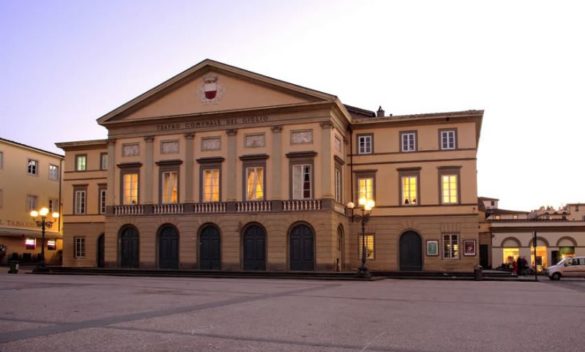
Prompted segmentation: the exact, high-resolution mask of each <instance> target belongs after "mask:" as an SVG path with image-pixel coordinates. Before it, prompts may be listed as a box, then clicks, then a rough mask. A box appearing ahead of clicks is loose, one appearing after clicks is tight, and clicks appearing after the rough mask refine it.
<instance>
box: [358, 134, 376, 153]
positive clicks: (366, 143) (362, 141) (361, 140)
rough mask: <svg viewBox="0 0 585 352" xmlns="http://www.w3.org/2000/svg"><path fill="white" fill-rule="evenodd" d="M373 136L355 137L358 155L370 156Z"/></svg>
mask: <svg viewBox="0 0 585 352" xmlns="http://www.w3.org/2000/svg"><path fill="white" fill-rule="evenodd" d="M373 140H374V136H373V135H371V134H363V135H358V136H357V146H358V154H372V153H373V149H374V148H373V144H374V142H373Z"/></svg>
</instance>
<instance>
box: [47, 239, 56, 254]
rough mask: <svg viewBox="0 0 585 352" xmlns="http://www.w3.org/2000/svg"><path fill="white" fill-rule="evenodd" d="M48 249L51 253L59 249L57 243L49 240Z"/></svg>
mask: <svg viewBox="0 0 585 352" xmlns="http://www.w3.org/2000/svg"><path fill="white" fill-rule="evenodd" d="M47 249H48V250H50V251H54V250H55V249H57V241H56V240H47Z"/></svg>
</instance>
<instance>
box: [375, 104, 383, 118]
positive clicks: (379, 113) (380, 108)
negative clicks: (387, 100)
mask: <svg viewBox="0 0 585 352" xmlns="http://www.w3.org/2000/svg"><path fill="white" fill-rule="evenodd" d="M376 117H384V109H382V106H381V105H380V107H379V108H378V111H377V112H376Z"/></svg>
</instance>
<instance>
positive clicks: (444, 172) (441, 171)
mask: <svg viewBox="0 0 585 352" xmlns="http://www.w3.org/2000/svg"><path fill="white" fill-rule="evenodd" d="M437 169H438V176H439V177H438V182H439V204H440V205H457V204H461V166H439V167H438V168H437ZM448 175H455V176H457V202H455V203H444V202H443V182H442V178H443V176H448Z"/></svg>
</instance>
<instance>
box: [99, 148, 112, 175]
mask: <svg viewBox="0 0 585 352" xmlns="http://www.w3.org/2000/svg"><path fill="white" fill-rule="evenodd" d="M104 159H105V161H104ZM109 159H110V157H109V155H108V153H107V152H106V153H100V170H102V171H104V170H107V169H108V163H109Z"/></svg>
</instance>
